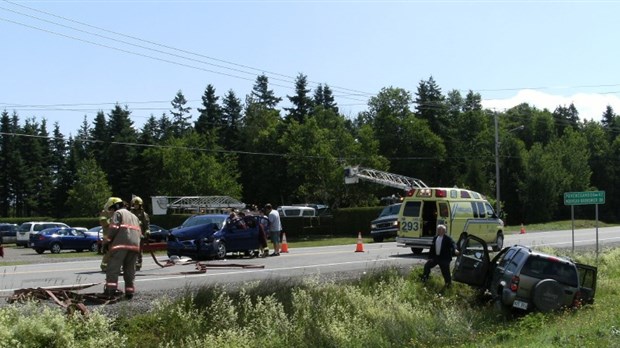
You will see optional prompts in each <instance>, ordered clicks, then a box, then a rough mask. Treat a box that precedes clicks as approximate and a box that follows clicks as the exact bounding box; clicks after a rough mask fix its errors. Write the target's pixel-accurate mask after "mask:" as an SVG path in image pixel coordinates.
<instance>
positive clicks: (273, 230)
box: [265, 203, 282, 256]
mask: <svg viewBox="0 0 620 348" xmlns="http://www.w3.org/2000/svg"><path fill="white" fill-rule="evenodd" d="M265 213H266V214H267V218H268V219H269V238H271V242H272V243H273V253H272V254H271V255H269V256H280V233H282V223H281V222H280V214H278V212H277V211H276V210H274V209H273V207H272V206H271V204H269V203H267V204H265Z"/></svg>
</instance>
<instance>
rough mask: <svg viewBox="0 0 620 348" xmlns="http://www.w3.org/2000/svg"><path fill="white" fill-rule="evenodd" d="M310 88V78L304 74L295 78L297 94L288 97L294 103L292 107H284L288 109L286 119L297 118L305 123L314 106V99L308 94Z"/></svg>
mask: <svg viewBox="0 0 620 348" xmlns="http://www.w3.org/2000/svg"><path fill="white" fill-rule="evenodd" d="M308 93H310V89H308V78H307V76H306V75H304V74H301V73H300V74H299V75H297V79H296V80H295V95H294V96H289V95H287V96H286V97H287V98H288V100H289V101H290V102H291V104H293V107H292V108H284V110H286V111H288V115H287V116H286V120H287V121H290V120H295V121H297V122H298V123H304V122H305V121H306V119H307V118H308V115H309V114H310V111H311V110H312V108H313V106H314V105H313V100H312V99H311V98H310V97H309V96H308Z"/></svg>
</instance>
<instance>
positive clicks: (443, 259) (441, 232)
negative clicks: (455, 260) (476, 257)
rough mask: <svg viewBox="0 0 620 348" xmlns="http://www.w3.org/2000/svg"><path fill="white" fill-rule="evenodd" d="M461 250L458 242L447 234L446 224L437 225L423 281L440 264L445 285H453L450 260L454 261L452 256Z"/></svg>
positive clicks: (425, 265)
mask: <svg viewBox="0 0 620 348" xmlns="http://www.w3.org/2000/svg"><path fill="white" fill-rule="evenodd" d="M458 254H459V251H458V250H456V244H455V243H454V240H453V239H452V238H450V236H448V235H446V226H445V225H437V233H436V234H435V237H433V243H432V244H431V250H430V252H429V255H428V261H426V263H425V264H424V273H423V274H422V281H423V282H426V281H427V280H428V277H429V275H430V273H431V269H432V268H433V267H435V266H437V265H439V269H441V275H443V280H444V282H445V284H446V285H445V286H446V287H447V288H449V287H450V286H451V285H452V277H451V276H450V262H452V256H453V255H458Z"/></svg>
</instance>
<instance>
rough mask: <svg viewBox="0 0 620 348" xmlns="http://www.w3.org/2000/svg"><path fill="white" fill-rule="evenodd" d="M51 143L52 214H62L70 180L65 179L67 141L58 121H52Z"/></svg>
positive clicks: (67, 156)
mask: <svg viewBox="0 0 620 348" xmlns="http://www.w3.org/2000/svg"><path fill="white" fill-rule="evenodd" d="M51 143H52V156H51V161H50V169H51V170H52V175H53V193H52V197H53V198H52V201H51V203H52V215H53V216H63V215H64V212H65V208H64V203H65V202H66V201H67V192H68V191H69V189H70V188H71V186H70V184H71V183H70V182H67V181H66V180H65V178H66V176H67V160H68V158H69V153H68V147H67V142H66V141H65V138H64V135H63V134H62V133H61V132H60V126H59V124H58V122H56V123H54V131H53V137H52V140H51Z"/></svg>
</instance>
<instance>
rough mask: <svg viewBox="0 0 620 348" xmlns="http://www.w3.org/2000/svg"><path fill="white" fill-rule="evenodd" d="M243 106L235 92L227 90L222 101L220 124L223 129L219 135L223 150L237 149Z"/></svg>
mask: <svg viewBox="0 0 620 348" xmlns="http://www.w3.org/2000/svg"><path fill="white" fill-rule="evenodd" d="M242 112H243V106H242V105H241V100H240V99H239V98H237V96H236V95H235V92H234V91H233V90H232V89H231V90H229V91H228V93H227V94H226V96H224V100H223V101H222V121H221V122H222V124H223V125H224V130H223V132H222V136H221V137H220V141H221V145H222V147H223V148H224V149H225V150H238V149H239V145H240V144H239V130H240V128H241V126H242V123H243V115H242Z"/></svg>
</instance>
